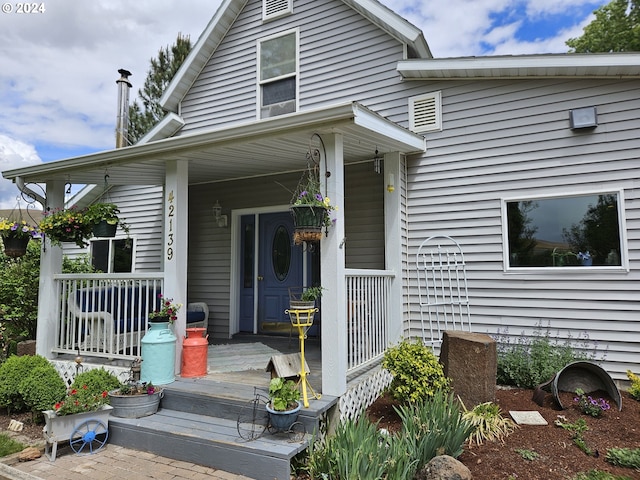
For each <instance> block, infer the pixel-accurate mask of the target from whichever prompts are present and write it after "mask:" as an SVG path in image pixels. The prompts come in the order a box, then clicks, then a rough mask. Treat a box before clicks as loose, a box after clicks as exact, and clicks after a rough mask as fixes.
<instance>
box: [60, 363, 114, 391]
mask: <svg viewBox="0 0 640 480" xmlns="http://www.w3.org/2000/svg"><path fill="white" fill-rule="evenodd" d="M85 386H86V387H87V388H86V390H87V393H88V394H89V395H99V394H101V393H102V392H104V391H107V392H108V391H109V390H115V389H116V388H120V387H121V386H122V383H121V382H120V380H118V377H116V376H115V375H114V374H113V373H111V372H108V371H106V370H105V369H104V368H94V369H93V370H88V371H86V372H82V373H79V374H78V375H76V378H75V379H74V380H73V383H72V384H71V388H72V389H74V388H75V389H77V390H79V389H81V388H84V387H85Z"/></svg>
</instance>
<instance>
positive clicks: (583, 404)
mask: <svg viewBox="0 0 640 480" xmlns="http://www.w3.org/2000/svg"><path fill="white" fill-rule="evenodd" d="M576 395H577V396H576V397H574V399H573V401H574V402H576V403H577V404H578V408H579V409H580V410H581V411H582V413H586V414H587V415H591V416H592V417H599V416H600V415H602V412H605V411H607V410H609V409H610V408H611V405H609V402H607V401H606V400H605V399H604V398H597V399H596V398H593V397H592V396H591V395H586V394H585V393H584V390H582V389H581V388H578V389H577V390H576Z"/></svg>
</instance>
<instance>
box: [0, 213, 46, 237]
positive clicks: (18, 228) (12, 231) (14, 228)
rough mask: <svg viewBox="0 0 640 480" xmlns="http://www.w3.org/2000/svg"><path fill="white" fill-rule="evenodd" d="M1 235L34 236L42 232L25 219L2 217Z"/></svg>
mask: <svg viewBox="0 0 640 480" xmlns="http://www.w3.org/2000/svg"><path fill="white" fill-rule="evenodd" d="M0 235H2V236H3V237H8V238H34V237H37V236H39V235H40V234H39V232H38V229H37V228H36V227H34V226H33V225H29V224H28V223H27V222H25V221H24V220H9V219H6V218H0Z"/></svg>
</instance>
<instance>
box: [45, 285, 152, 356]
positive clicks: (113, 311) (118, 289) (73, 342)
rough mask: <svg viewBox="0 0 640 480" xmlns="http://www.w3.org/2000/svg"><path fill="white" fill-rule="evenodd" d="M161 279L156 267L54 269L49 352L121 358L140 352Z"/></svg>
mask: <svg viewBox="0 0 640 480" xmlns="http://www.w3.org/2000/svg"><path fill="white" fill-rule="evenodd" d="M163 279H164V276H163V274H162V273H154V274H130V273H123V274H59V275H55V276H54V281H55V284H56V292H57V295H56V297H57V298H58V299H59V300H58V303H57V305H55V306H54V309H55V310H54V312H52V313H53V315H54V318H57V319H58V322H57V325H56V332H55V344H54V347H53V352H55V353H71V354H78V353H80V354H81V355H86V356H90V357H105V358H116V359H125V360H129V359H132V358H134V357H135V356H136V355H140V340H141V339H142V337H143V336H144V334H145V332H146V328H147V319H148V316H149V313H150V312H151V311H153V310H154V309H155V305H157V298H158V294H159V293H161V292H162V286H163Z"/></svg>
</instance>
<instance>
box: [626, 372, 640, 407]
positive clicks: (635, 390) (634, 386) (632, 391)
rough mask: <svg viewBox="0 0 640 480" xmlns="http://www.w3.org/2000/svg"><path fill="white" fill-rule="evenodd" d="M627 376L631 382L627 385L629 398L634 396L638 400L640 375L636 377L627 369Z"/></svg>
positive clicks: (639, 398) (639, 397)
mask: <svg viewBox="0 0 640 480" xmlns="http://www.w3.org/2000/svg"><path fill="white" fill-rule="evenodd" d="M627 378H628V379H629V381H630V382H631V386H630V387H629V395H631V398H635V399H636V400H638V401H640V377H638V376H637V375H636V374H635V373H633V372H632V371H631V370H627Z"/></svg>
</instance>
